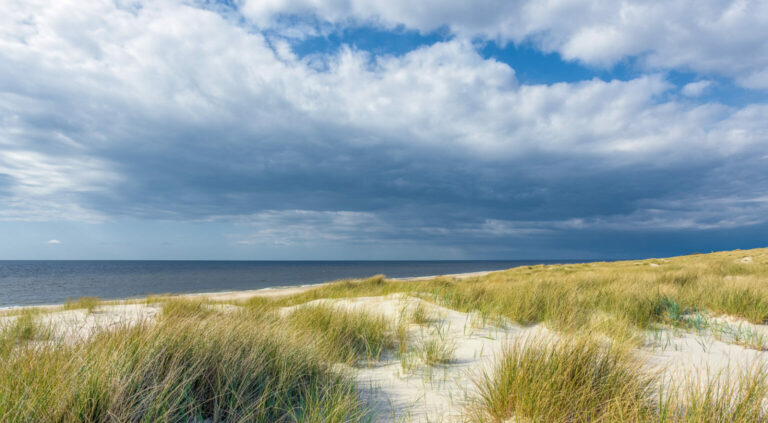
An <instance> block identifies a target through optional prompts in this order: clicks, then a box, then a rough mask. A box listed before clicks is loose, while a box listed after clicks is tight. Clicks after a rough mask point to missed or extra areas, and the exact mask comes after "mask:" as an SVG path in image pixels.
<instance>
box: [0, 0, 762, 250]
mask: <svg viewBox="0 0 768 423" xmlns="http://www.w3.org/2000/svg"><path fill="white" fill-rule="evenodd" d="M0 28H1V29H0V259H483V258H487V259H498V258H511V259H513V258H521V259H528V258H588V259H593V258H594V259H599V258H623V257H650V256H664V255H675V254H684V253H691V252H708V251H713V250H721V249H733V248H751V247H759V246H765V245H766V239H768V172H766V170H765V169H768V43H765V40H766V39H768V5H767V4H766V3H765V2H761V1H693V0H680V1H676V2H648V1H646V2H637V1H628V0H627V1H622V2H608V3H606V2H600V1H596V0H568V1H564V0H545V1H533V0H530V1H517V2H509V1H501V0H482V1H478V2H446V1H437V0H424V1H421V2H413V1H404V0H392V1H389V2H379V1H374V0H328V1H319V0H238V1H230V2H212V1H202V0H201V1H194V0H187V1H176V0H157V1H140V0H115V1H108V0H97V1H89V2H78V1H74V0H72V1H69V0H62V1H57V2H46V1H37V0H24V1H21V2H4V3H3V4H1V5H0Z"/></svg>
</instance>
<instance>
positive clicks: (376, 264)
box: [0, 260, 571, 307]
mask: <svg viewBox="0 0 768 423" xmlns="http://www.w3.org/2000/svg"><path fill="white" fill-rule="evenodd" d="M563 262H571V261H569V260H561V261H520V260H507V261H16V260H14V261H1V260H0V307H8V306H17V305H35V304H57V303H62V302H64V301H66V300H67V299H68V298H79V297H88V296H96V297H100V298H104V299H110V298H130V297H141V296H146V295H150V294H164V293H185V292H216V291H230V290H243V289H259V288H269V287H279V286H286V285H306V284H317V283H321V282H327V281H331V280H336V279H343V278H360V277H367V276H371V275H375V274H379V273H383V274H385V275H387V276H388V277H393V278H398V277H409V276H429V275H438V274H448V273H464V272H477V271H482V270H500V269H508V268H511V267H518V266H528V265H533V264H551V263H563Z"/></svg>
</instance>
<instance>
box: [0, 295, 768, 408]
mask: <svg viewBox="0 0 768 423" xmlns="http://www.w3.org/2000/svg"><path fill="white" fill-rule="evenodd" d="M304 289H308V288H304V287H301V288H292V289H285V290H279V289H275V290H268V291H275V292H274V293H272V292H270V293H269V295H280V294H282V295H287V293H295V292H297V291H296V290H304ZM263 293H264V291H263V290H258V291H249V292H243V293H217V294H214V295H212V296H211V295H209V294H204V295H203V296H205V297H208V298H211V299H217V300H222V299H227V300H232V299H245V298H249V297H250V296H253V295H261V294H263ZM312 303H326V304H330V305H332V306H335V307H343V308H347V309H358V310H365V311H367V312H370V313H375V314H379V315H383V316H385V317H386V318H388V319H390V320H391V321H393V322H396V321H397V320H398V319H399V318H400V317H401V316H403V315H404V314H408V313H410V312H411V311H412V310H413V309H414V308H415V307H417V305H419V304H421V306H422V307H423V308H424V309H425V310H427V314H428V315H429V316H430V321H429V322H428V323H425V324H423V325H417V324H411V325H410V326H409V328H408V330H409V335H410V336H409V338H410V343H411V344H416V343H418V342H419V341H420V340H424V339H426V338H429V337H432V336H435V335H436V333H437V331H440V333H441V335H442V336H443V337H444V339H446V340H447V342H449V343H452V344H453V345H455V356H454V359H453V360H452V361H451V362H450V363H448V364H444V365H436V366H431V367H430V366H425V365H423V364H420V362H419V361H418V360H417V359H413V361H412V364H411V365H407V366H403V365H402V363H401V360H400V358H398V356H397V355H396V354H394V353H391V352H388V353H385V355H384V356H383V357H382V359H381V360H380V361H378V362H374V363H367V364H366V365H361V366H359V367H358V368H356V369H355V379H356V382H357V384H358V388H359V389H360V392H361V394H362V396H363V398H364V399H365V400H366V401H368V402H369V403H370V405H371V406H372V407H373V409H374V410H375V416H374V418H373V421H376V422H391V421H412V422H427V421H443V422H448V421H460V420H461V415H462V413H463V412H464V407H465V405H466V400H467V399H468V398H469V397H471V396H472V395H473V393H474V392H475V391H474V386H473V383H472V378H473V377H474V376H475V375H478V374H479V373H480V372H482V371H483V370H484V369H488V368H489V366H491V365H492V364H493V362H494V358H495V357H496V356H498V354H499V353H500V352H501V351H503V349H504V348H505V345H507V344H508V343H509V342H510V341H513V340H515V339H517V338H520V337H526V336H532V335H533V336H536V335H545V334H548V335H554V336H557V335H556V334H555V333H553V332H552V331H549V330H548V329H546V328H544V327H543V326H542V325H538V326H533V327H522V326H519V325H516V324H512V323H508V322H483V321H482V320H481V319H480V318H479V317H478V316H473V315H471V314H467V313H462V312H458V311H455V310H451V309H447V308H444V307H440V306H437V305H435V304H432V303H430V302H427V301H424V300H422V299H419V298H414V297H409V296H406V295H404V294H395V295H390V296H386V297H364V298H350V299H339V300H326V299H323V300H316V301H313V302H312ZM160 307H161V306H160V305H159V304H108V305H102V306H99V307H97V308H96V309H95V310H94V311H93V312H90V313H89V312H87V311H86V310H60V311H53V312H50V313H42V314H40V315H39V317H38V318H39V319H41V322H42V323H43V325H45V326H48V327H50V328H51V329H52V331H53V333H54V334H55V337H56V338H58V339H65V340H70V339H71V340H77V339H83V338H85V337H87V336H88V335H89V334H91V333H93V332H94V331H96V330H100V329H108V328H110V327H115V326H118V325H132V324H136V323H138V322H142V321H151V320H153V319H154V318H155V317H156V316H157V315H158V313H159V311H160ZM227 307H228V308H232V309H236V306H232V305H227ZM294 307H301V306H294ZM291 310H292V308H286V309H284V310H283V312H284V313H288V312H290V311H291ZM16 318H17V316H6V317H0V325H3V324H7V323H9V322H11V321H13V319H16ZM713 320H714V321H716V322H718V323H719V324H721V325H722V327H726V328H738V331H739V333H752V334H755V335H754V337H756V338H757V339H762V338H760V336H766V339H768V328H766V327H765V326H763V325H750V324H748V323H745V322H742V321H738V320H735V319H729V318H718V319H713ZM715 335H716V333H714V332H711V331H709V332H707V331H704V332H700V333H692V332H681V331H670V330H664V331H660V332H657V333H655V334H649V336H648V342H647V344H646V345H645V346H643V347H642V348H639V349H638V350H637V353H638V358H639V359H641V360H643V361H644V362H645V365H646V366H647V368H648V370H649V371H662V372H664V373H665V374H666V376H667V377H668V378H674V379H675V380H678V381H683V382H685V383H687V384H698V383H704V381H706V380H707V379H708V378H712V377H726V378H735V377H738V375H739V373H740V372H742V371H744V370H747V369H749V368H750V367H751V366H753V365H754V364H755V363H759V362H763V361H764V360H766V358H768V355H767V353H766V352H765V351H762V350H760V351H758V350H756V349H752V348H747V347H745V346H742V345H738V344H737V343H736V342H735V341H734V340H733V339H728V338H727V337H723V336H720V337H719V338H720V339H717V338H718V337H717V336H715ZM685 386H687V385H682V388H684V387H685Z"/></svg>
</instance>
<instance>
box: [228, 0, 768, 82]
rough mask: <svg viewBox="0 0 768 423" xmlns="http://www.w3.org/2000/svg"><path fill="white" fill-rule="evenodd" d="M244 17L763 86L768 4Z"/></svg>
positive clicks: (295, 1)
mask: <svg viewBox="0 0 768 423" xmlns="http://www.w3.org/2000/svg"><path fill="white" fill-rule="evenodd" d="M242 11H243V13H244V14H245V15H246V16H248V17H249V18H250V19H252V20H253V22H255V23H256V24H258V25H260V26H262V27H269V26H271V25H273V22H274V18H275V17H276V16H278V15H280V14H305V15H306V14H316V15H318V16H319V17H320V18H321V19H323V20H326V21H331V22H337V23H344V22H346V21H349V20H357V21H364V22H376V23H379V24H380V25H384V26H395V25H398V24H402V25H405V26H406V27H408V28H413V29H417V30H420V31H431V30H435V29H437V28H440V27H442V26H448V27H449V28H451V29H452V31H453V32H455V33H457V34H459V35H460V36H466V37H478V36H479V37H484V38H486V39H495V40H501V41H513V42H516V43H523V42H533V43H534V44H535V45H538V46H539V47H540V48H542V49H543V50H545V51H556V52H558V53H560V54H561V55H562V56H563V57H564V58H566V59H568V60H577V61H580V62H583V63H586V64H589V65H596V66H610V65H613V64H615V63H617V62H619V61H621V60H622V59H624V58H626V57H632V56H639V57H641V62H642V63H644V64H645V65H646V66H648V67H649V68H655V69H681V70H693V71H695V72H700V73H703V74H710V73H712V74H720V75H725V76H729V77H733V78H735V79H736V81H737V82H739V83H740V84H742V85H743V86H745V87H751V88H760V89H768V43H766V42H765V40H766V39H768V3H766V2H764V1H761V0H730V1H723V0H705V1H701V0H678V1H652V2H648V1H637V0H623V1H613V2H603V1H597V0H569V1H563V0H545V1H541V0H526V1H515V2H513V1H506V0H489V1H481V2H445V1H438V0H429V1H419V2H413V1H406V0H392V1H386V2H381V1H376V0H349V1H320V0H268V1H265V0H246V1H245V2H244V4H243V6H242Z"/></svg>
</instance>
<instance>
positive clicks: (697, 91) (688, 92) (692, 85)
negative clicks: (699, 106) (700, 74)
mask: <svg viewBox="0 0 768 423" xmlns="http://www.w3.org/2000/svg"><path fill="white" fill-rule="evenodd" d="M710 86H712V81H707V80H704V81H694V82H689V83H687V84H685V85H684V86H683V88H681V89H680V92H681V93H682V94H683V95H684V96H687V97H699V96H701V95H702V94H704V93H705V92H706V91H707V90H708V89H709V87H710Z"/></svg>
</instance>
